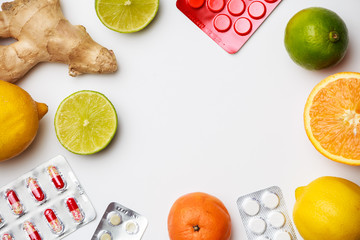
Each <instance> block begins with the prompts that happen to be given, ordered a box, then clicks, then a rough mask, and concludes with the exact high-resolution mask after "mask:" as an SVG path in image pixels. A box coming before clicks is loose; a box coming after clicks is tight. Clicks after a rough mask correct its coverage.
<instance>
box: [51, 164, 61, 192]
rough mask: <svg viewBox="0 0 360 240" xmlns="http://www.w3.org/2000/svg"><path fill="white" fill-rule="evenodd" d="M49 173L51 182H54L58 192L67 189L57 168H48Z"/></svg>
mask: <svg viewBox="0 0 360 240" xmlns="http://www.w3.org/2000/svg"><path fill="white" fill-rule="evenodd" d="M47 170H48V173H49V175H50V178H51V181H52V182H53V184H54V186H55V188H56V189H58V190H62V189H64V188H65V182H64V180H63V178H62V177H61V175H60V173H59V171H58V169H57V167H55V166H53V165H51V166H49V167H48V168H47Z"/></svg>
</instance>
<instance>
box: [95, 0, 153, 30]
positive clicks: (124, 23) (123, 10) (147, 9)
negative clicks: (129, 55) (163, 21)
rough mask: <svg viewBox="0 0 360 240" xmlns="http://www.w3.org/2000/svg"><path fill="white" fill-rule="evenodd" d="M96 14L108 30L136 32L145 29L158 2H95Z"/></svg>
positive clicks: (101, 0) (106, 0) (135, 0)
mask: <svg viewBox="0 0 360 240" xmlns="http://www.w3.org/2000/svg"><path fill="white" fill-rule="evenodd" d="M95 9H96V14H97V15H98V17H99V19H100V21H101V22H102V23H103V24H104V25H105V26H106V27H108V28H110V29H112V30H114V31H117V32H121V33H132V32H137V31H140V30H141V29H143V28H144V27H146V26H147V25H148V24H149V23H150V22H151V21H152V20H153V19H154V17H155V15H156V13H157V11H158V9H159V0H96V1H95Z"/></svg>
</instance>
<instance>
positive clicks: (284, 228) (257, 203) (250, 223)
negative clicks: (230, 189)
mask: <svg viewBox="0 0 360 240" xmlns="http://www.w3.org/2000/svg"><path fill="white" fill-rule="evenodd" d="M237 205H238V209H239V212H240V215H241V219H242V221H243V224H244V227H245V231H246V234H247V236H248V239H249V240H253V239H254V240H270V239H271V240H296V239H297V238H296V234H295V231H294V227H293V224H292V222H291V218H290V216H289V215H288V213H287V210H286V205H285V201H284V199H283V195H282V192H281V189H280V188H279V187H276V186H273V187H270V188H266V189H263V190H260V191H257V192H254V193H250V194H247V195H244V196H242V197H240V198H239V199H238V200H237Z"/></svg>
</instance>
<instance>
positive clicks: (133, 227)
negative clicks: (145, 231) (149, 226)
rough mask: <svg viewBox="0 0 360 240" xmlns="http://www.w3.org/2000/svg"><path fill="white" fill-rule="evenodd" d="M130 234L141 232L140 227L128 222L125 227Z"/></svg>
mask: <svg viewBox="0 0 360 240" xmlns="http://www.w3.org/2000/svg"><path fill="white" fill-rule="evenodd" d="M125 229H126V232H127V233H128V234H135V233H137V232H138V231H139V225H138V224H137V223H136V222H133V221H128V222H127V223H126V225H125Z"/></svg>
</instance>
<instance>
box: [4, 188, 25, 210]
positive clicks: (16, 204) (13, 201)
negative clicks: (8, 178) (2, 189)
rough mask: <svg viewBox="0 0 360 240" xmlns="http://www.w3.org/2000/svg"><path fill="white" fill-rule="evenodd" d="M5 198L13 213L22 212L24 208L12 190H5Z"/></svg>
mask: <svg viewBox="0 0 360 240" xmlns="http://www.w3.org/2000/svg"><path fill="white" fill-rule="evenodd" d="M6 199H7V201H8V203H9V205H10V208H11V210H12V211H13V213H14V214H15V215H21V214H23V213H24V208H23V206H22V204H21V202H20V200H19V198H18V196H17V195H16V193H15V191H14V190H8V191H7V192H6Z"/></svg>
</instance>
